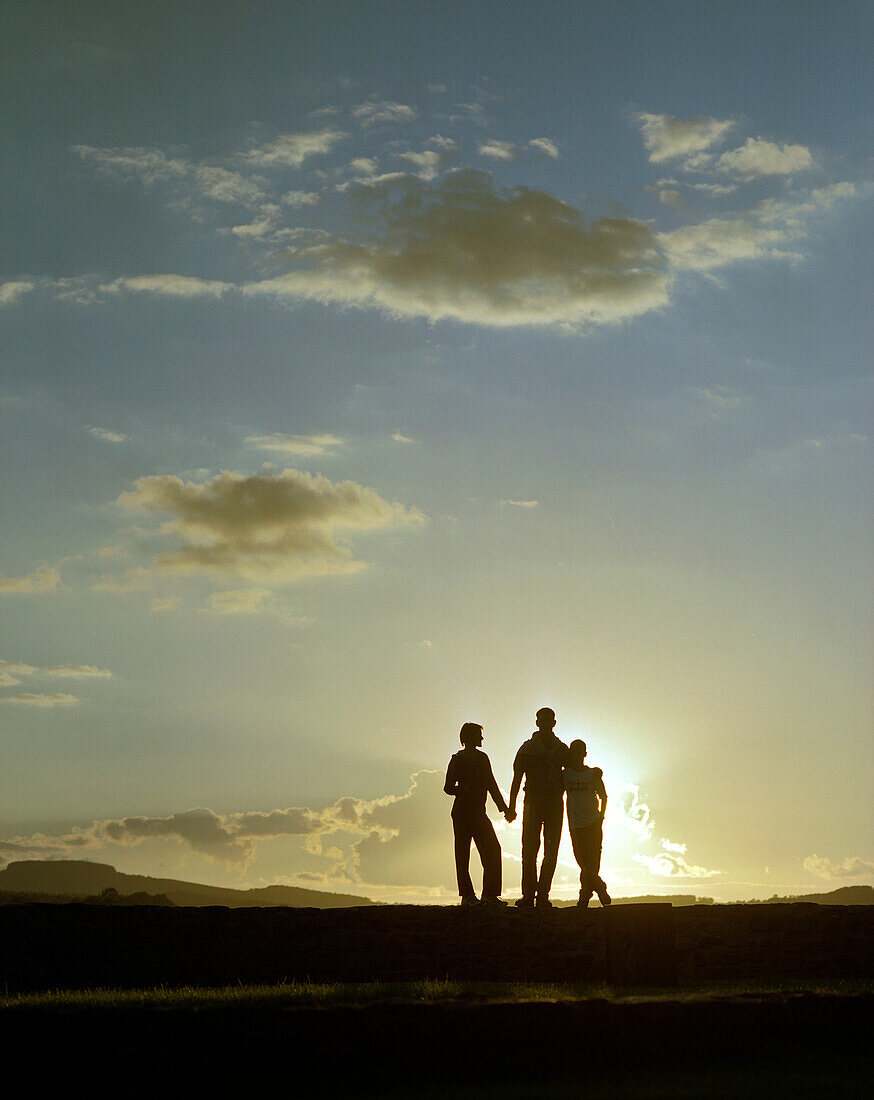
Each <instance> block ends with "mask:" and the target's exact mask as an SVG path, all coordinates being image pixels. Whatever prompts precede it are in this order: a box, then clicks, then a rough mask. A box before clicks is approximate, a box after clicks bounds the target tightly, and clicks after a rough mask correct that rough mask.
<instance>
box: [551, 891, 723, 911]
mask: <svg viewBox="0 0 874 1100" xmlns="http://www.w3.org/2000/svg"><path fill="white" fill-rule="evenodd" d="M653 902H662V903H663V904H664V903H666V902H668V903H670V904H671V905H713V898H698V897H696V896H695V895H694V894H668V895H663V894H639V895H638V896H637V897H631V898H614V899H613V904H614V905H652V904H653ZM576 904H577V903H576V902H575V901H558V900H556V901H554V902H553V905H557V906H560V907H561V908H566V907H568V906H571V905H576ZM600 904H601V903H600V902H599V901H598V900H597V898H592V900H591V901H590V902H589V905H590V907H591V908H592V909H597V908H598V907H599V906H600Z"/></svg>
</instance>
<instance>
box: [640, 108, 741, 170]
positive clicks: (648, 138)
mask: <svg viewBox="0 0 874 1100" xmlns="http://www.w3.org/2000/svg"><path fill="white" fill-rule="evenodd" d="M634 118H635V121H636V122H637V123H638V125H639V126H640V129H641V132H642V134H643V144H644V145H645V146H646V148H647V149H648V150H649V159H650V161H651V163H653V164H660V163H661V162H663V161H666V160H672V159H673V158H674V157H682V156H689V155H690V154H694V153H698V152H701V151H702V150H704V149H709V148H710V147H711V146H712V145H715V144H716V143H717V142H718V141H720V140H721V139H722V137H724V135H725V134H727V133H728V131H729V130H731V129H732V127H733V126H734V125H735V124H734V122H733V121H732V120H731V119H716V118H704V117H702V116H698V117H696V118H689V119H681V118H674V117H673V116H672V115H654V114H646V113H643V112H641V113H639V114H637V115H635V116H634Z"/></svg>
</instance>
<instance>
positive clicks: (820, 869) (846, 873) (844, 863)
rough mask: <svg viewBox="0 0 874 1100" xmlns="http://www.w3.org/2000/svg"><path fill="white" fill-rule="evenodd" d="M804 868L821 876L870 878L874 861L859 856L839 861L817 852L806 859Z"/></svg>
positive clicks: (827, 877)
mask: <svg viewBox="0 0 874 1100" xmlns="http://www.w3.org/2000/svg"><path fill="white" fill-rule="evenodd" d="M804 870H805V871H810V872H811V874H814V875H817V876H818V877H819V878H824V879H832V878H870V877H871V876H872V875H874V862H872V861H871V860H867V859H862V858H861V857H859V856H848V857H847V858H846V859H844V860H841V861H840V862H838V861H837V860H833V859H829V858H828V856H818V855H817V854H816V853H815V852H814V854H813V855H810V856H807V858H806V859H805V860H804Z"/></svg>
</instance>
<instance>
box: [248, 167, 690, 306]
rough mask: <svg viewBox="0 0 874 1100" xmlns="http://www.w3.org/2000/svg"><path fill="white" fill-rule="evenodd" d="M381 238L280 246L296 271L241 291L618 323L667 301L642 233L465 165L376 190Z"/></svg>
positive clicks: (655, 252)
mask: <svg viewBox="0 0 874 1100" xmlns="http://www.w3.org/2000/svg"><path fill="white" fill-rule="evenodd" d="M380 201H381V206H380V208H379V213H380V214H381V215H382V217H383V219H384V226H385V229H384V232H383V234H382V235H381V236H378V237H376V238H373V239H370V240H368V241H366V242H362V243H356V242H352V241H348V240H343V239H340V238H336V237H334V238H329V239H326V240H320V241H317V242H316V243H314V244H309V245H303V246H301V247H298V248H296V249H294V250H291V251H290V252H289V255H290V256H291V258H292V261H293V262H294V264H295V269H294V270H293V271H291V272H289V273H288V274H286V275H283V276H279V277H277V278H275V279H269V280H265V281H262V282H260V283H254V284H250V285H249V286H248V287H246V288H245V292H246V293H248V294H256V295H265V294H267V295H273V296H275V297H277V298H293V299H294V298H309V299H313V300H316V301H321V302H336V303H340V304H346V305H355V306H375V307H377V308H380V309H382V310H384V311H385V312H387V313H389V314H392V315H395V316H407V317H427V318H429V319H430V320H439V319H442V318H454V319H456V320H459V321H468V322H474V323H479V324H484V325H520V324H555V323H563V322H564V323H571V324H573V323H580V322H587V321H588V322H606V321H618V320H621V319H623V318H627V317H632V316H635V315H636V314H640V313H644V312H646V311H648V310H651V309H654V308H656V307H658V306H661V305H664V304H666V302H667V283H668V277H667V275H666V273H665V270H664V263H663V259H662V257H661V255H660V252H659V249H658V246H657V244H656V241H655V238H654V237H653V234H652V232H651V231H650V229H649V228H648V227H647V226H646V225H645V224H644V223H643V222H640V221H637V220H636V219H633V218H620V217H615V218H599V219H597V220H595V221H592V222H587V221H586V220H585V219H584V218H583V216H582V214H581V213H580V212H579V211H578V210H576V209H574V208H573V207H572V206H569V205H567V204H566V203H564V202H562V201H561V200H559V199H557V198H555V197H554V196H553V195H550V194H548V193H547V192H545V191H533V190H529V189H527V188H516V189H514V190H510V191H500V190H497V189H495V188H494V187H493V185H492V182H491V178H490V176H489V175H488V174H487V173H481V172H474V171H470V170H465V171H461V172H457V173H454V174H452V175H450V176H449V177H446V178H445V179H443V180H441V181H440V182H439V183H436V184H433V185H431V186H428V185H427V184H424V183H422V182H421V181H419V180H413V179H410V178H409V177H407V178H406V180H405V181H404V185H403V186H400V187H399V188H396V189H394V190H385V191H383V192H381V193H380Z"/></svg>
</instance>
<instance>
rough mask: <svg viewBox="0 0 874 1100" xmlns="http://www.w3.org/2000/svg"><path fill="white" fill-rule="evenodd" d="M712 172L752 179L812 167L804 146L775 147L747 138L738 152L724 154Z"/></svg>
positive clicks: (809, 154)
mask: <svg viewBox="0 0 874 1100" xmlns="http://www.w3.org/2000/svg"><path fill="white" fill-rule="evenodd" d="M714 167H715V169H716V171H717V172H719V173H723V174H725V175H736V176H741V177H742V178H744V179H754V178H755V177H756V176H790V175H793V174H794V173H795V172H807V171H810V169H811V168H814V167H815V164H814V160H813V157H812V156H811V153H810V150H809V149H808V148H807V147H806V146H805V145H775V144H774V143H773V142H771V141H764V140H763V139H762V138H747V140H746V141H745V142H744V144H743V145H742V146H741V147H740V148H739V149H731V150H729V151H728V152H727V153H723V154H722V156H721V157H719V159H718V160H717V161H716V164H715V166H714Z"/></svg>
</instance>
